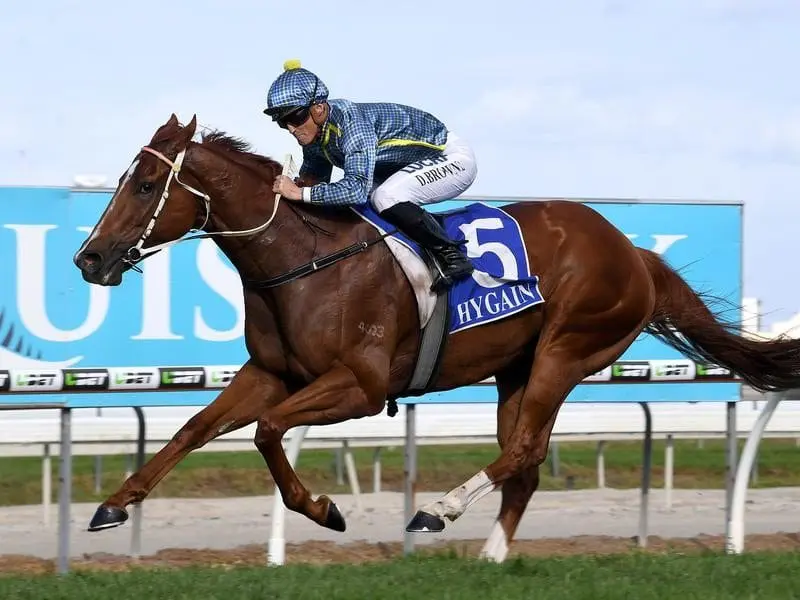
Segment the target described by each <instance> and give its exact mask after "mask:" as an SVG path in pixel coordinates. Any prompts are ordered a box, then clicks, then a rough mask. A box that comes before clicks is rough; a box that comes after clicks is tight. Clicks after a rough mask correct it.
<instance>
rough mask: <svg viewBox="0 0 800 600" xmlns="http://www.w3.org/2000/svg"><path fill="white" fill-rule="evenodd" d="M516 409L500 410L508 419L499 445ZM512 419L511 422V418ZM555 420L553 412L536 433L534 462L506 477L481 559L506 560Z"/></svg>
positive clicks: (509, 428) (534, 483)
mask: <svg viewBox="0 0 800 600" xmlns="http://www.w3.org/2000/svg"><path fill="white" fill-rule="evenodd" d="M520 397H521V394H520ZM518 408H519V400H517V409H518ZM517 409H514V411H513V414H512V411H511V410H505V411H503V412H504V415H503V417H502V420H503V421H505V422H507V425H503V426H501V427H503V428H504V429H506V431H507V434H506V437H505V439H504V440H503V441H502V442H501V446H500V447H501V448H503V447H505V445H506V444H507V443H508V439H509V438H510V436H511V433H512V432H513V427H514V424H515V423H516V418H517ZM501 410H502V409H501ZM498 416H499V415H498ZM512 418H513V421H512V420H511V419H512ZM555 422H556V415H553V416H552V418H551V419H550V422H549V423H548V424H547V425H546V426H545V430H544V431H542V432H541V433H540V434H539V435H538V436H537V439H536V443H535V445H534V448H533V456H534V461H535V464H534V465H533V466H531V467H528V468H527V469H523V470H522V471H521V472H520V473H518V474H517V475H514V476H513V477H511V478H509V479H507V480H506V481H505V482H504V483H503V487H502V491H501V494H502V496H501V501H500V512H499V513H498V515H497V520H496V521H495V523H494V526H493V527H492V531H491V533H490V534H489V537H488V538H487V540H486V543H485V544H484V545H483V548H482V549H481V553H480V557H481V558H486V559H488V560H491V561H494V562H503V561H504V560H505V559H506V556H507V554H508V549H509V546H510V545H511V541H512V540H513V539H514V534H515V533H516V531H517V527H519V523H520V521H521V520H522V515H523V514H524V513H525V509H526V508H527V507H528V503H529V502H530V499H531V497H532V496H533V494H534V493H535V492H536V489H537V488H538V487H539V468H540V467H539V463H541V462H544V459H545V457H546V455H547V445H548V442H549V440H550V433H551V432H552V431H553V425H555Z"/></svg>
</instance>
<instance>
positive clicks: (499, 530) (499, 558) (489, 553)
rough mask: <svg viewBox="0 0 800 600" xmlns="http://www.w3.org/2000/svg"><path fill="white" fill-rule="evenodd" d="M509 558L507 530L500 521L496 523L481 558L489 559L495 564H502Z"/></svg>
mask: <svg viewBox="0 0 800 600" xmlns="http://www.w3.org/2000/svg"><path fill="white" fill-rule="evenodd" d="M506 556H508V536H507V535H506V530H505V529H503V525H502V524H501V523H500V521H499V520H497V521H495V522H494V527H492V532H491V533H490V534H489V537H488V538H487V539H486V543H485V544H484V545H483V548H482V549H481V554H480V557H481V558H485V559H488V560H490V561H493V562H497V563H501V562H503V561H504V560H505V559H506Z"/></svg>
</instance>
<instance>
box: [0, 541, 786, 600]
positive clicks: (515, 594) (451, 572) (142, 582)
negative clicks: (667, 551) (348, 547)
mask: <svg viewBox="0 0 800 600" xmlns="http://www.w3.org/2000/svg"><path fill="white" fill-rule="evenodd" d="M799 571H800V552H794V553H766V552H764V553H750V554H743V555H740V556H725V555H722V554H715V553H706V554H698V555H691V556H682V555H678V554H671V555H648V554H646V553H633V554H630V555H614V556H581V557H564V558H528V557H519V558H513V559H510V560H508V561H506V562H505V563H503V564H502V565H494V564H487V563H482V562H478V561H476V560H470V559H464V558H458V557H457V556H455V555H453V554H447V553H440V554H438V555H428V556H422V555H419V556H411V557H407V558H402V559H397V560H394V561H390V562H384V563H367V564H361V565H328V566H312V565H286V566H283V567H278V568H273V569H270V568H268V567H237V568H219V567H217V568H214V567H210V568H190V569H181V570H151V569H135V570H131V571H127V572H96V571H95V572H75V573H71V574H69V575H66V576H58V575H40V576H35V577H20V576H9V577H0V598H14V599H15V600H41V599H43V598H46V599H47V600H107V599H108V598H114V600H128V599H131V600H141V599H144V598H147V599H151V598H152V599H156V598H159V599H160V598H169V599H170V600H183V599H186V600H196V599H198V598H203V599H204V600H214V599H217V598H219V599H224V600H240V599H241V600H245V599H246V600H251V599H253V598H270V599H274V600H278V599H292V600H302V599H309V600H312V599H324V600H336V599H342V600H344V599H346V600H356V599H360V598H364V599H370V600H373V599H380V598H397V599H404V598H407V599H412V600H423V599H426V598H435V599H436V600H446V599H453V600H455V599H459V600H463V599H468V598H479V599H480V600H493V599H502V600H508V599H510V598H536V599H537V600H564V599H565V598H569V599H570V600H580V599H584V598H585V599H587V600H603V599H607V598H625V599H635V600H664V599H673V598H680V599H681V600H694V599H697V600H716V599H719V600H722V599H725V600H730V599H733V598H736V599H750V598H752V599H758V600H768V599H773V598H775V599H781V600H790V599H792V598H800V586H799V585H798V583H797V573H798V572H799Z"/></svg>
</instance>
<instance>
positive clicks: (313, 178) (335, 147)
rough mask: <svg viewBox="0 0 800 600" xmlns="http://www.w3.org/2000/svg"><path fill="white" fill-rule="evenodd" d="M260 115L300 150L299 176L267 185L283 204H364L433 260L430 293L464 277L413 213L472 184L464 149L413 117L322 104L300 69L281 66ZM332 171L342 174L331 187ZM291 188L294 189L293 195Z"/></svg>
mask: <svg viewBox="0 0 800 600" xmlns="http://www.w3.org/2000/svg"><path fill="white" fill-rule="evenodd" d="M264 113H265V114H267V115H269V116H271V117H272V120H273V121H275V122H276V123H277V124H278V125H279V126H280V127H282V128H285V129H288V130H289V132H290V133H291V134H292V135H293V136H294V137H295V139H296V140H297V141H298V143H299V144H300V145H301V146H302V148H303V164H302V165H301V167H300V171H299V176H298V178H297V180H296V181H292V180H291V179H289V178H288V177H286V176H285V175H281V176H280V177H278V178H277V179H276V180H275V184H274V186H273V190H274V191H275V192H276V193H280V194H281V195H282V196H283V197H284V198H287V199H289V200H295V201H300V202H309V203H311V204H317V205H328V206H346V205H359V204H364V203H365V202H367V201H369V202H370V203H371V204H372V206H373V207H374V208H375V210H376V211H377V212H378V214H380V216H381V217H383V218H384V219H386V220H387V221H389V222H390V223H391V224H392V225H394V226H395V227H397V228H398V229H399V230H400V231H402V232H403V233H404V234H406V235H407V236H408V237H410V238H411V239H413V240H414V241H415V242H417V243H419V244H420V245H421V246H423V247H425V248H427V249H428V250H430V251H431V252H432V253H433V254H434V256H436V258H437V262H438V263H439V268H440V278H439V280H438V281H437V282H435V283H434V285H433V288H434V289H440V288H442V289H444V288H447V287H449V286H451V285H453V283H454V282H455V281H457V280H460V279H463V278H465V277H468V276H469V275H470V273H472V271H473V265H472V263H471V262H470V260H469V259H468V258H467V256H466V255H465V254H464V253H462V252H461V251H460V250H459V248H458V243H457V242H455V241H453V240H451V239H450V238H449V237H448V236H447V234H446V232H445V231H444V229H443V228H442V227H441V225H439V222H438V221H437V220H436V219H434V217H433V215H431V214H430V213H429V212H427V211H426V210H424V209H423V208H422V207H421V205H424V204H430V203H433V202H440V201H442V200H446V199H452V198H454V197H455V196H458V195H459V194H461V193H462V192H464V190H466V189H467V188H468V187H469V186H470V185H471V184H472V182H473V181H474V180H475V175H476V172H477V167H476V163H475V156H474V155H473V153H472V149H471V148H470V147H469V145H467V143H466V142H464V141H463V140H462V139H460V138H459V137H458V136H457V135H456V134H454V133H453V132H452V131H448V130H447V128H446V127H445V126H444V124H443V123H442V122H441V121H439V120H438V119H436V118H435V117H433V116H432V115H430V114H428V113H426V112H423V111H421V110H419V109H416V108H413V107H410V106H404V105H402V104H394V103H387V102H382V103H356V102H351V101H350V100H344V99H331V100H328V88H327V87H326V86H325V84H324V83H323V82H322V81H321V80H320V79H319V78H318V77H317V76H316V75H314V74H313V73H311V72H310V71H308V70H307V69H304V68H302V67H301V66H300V61H296V60H290V61H286V63H284V72H283V73H281V74H280V76H278V78H277V79H276V80H275V81H274V82H273V83H272V85H271V86H270V88H269V92H268V95H267V108H266V109H265V110H264ZM334 166H336V167H338V168H340V169H342V170H343V176H342V178H341V179H340V180H339V181H336V182H331V181H330V177H331V172H332V169H333V167H334ZM298 185H299V186H300V187H298Z"/></svg>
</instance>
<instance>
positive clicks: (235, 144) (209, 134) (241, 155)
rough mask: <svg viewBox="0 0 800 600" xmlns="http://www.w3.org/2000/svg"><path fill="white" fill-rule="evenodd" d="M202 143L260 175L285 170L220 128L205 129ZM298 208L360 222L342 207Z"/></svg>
mask: <svg viewBox="0 0 800 600" xmlns="http://www.w3.org/2000/svg"><path fill="white" fill-rule="evenodd" d="M201 143H202V145H203V146H204V147H206V148H209V149H212V150H220V151H222V152H224V154H225V155H226V156H227V157H229V158H230V159H231V160H233V161H235V162H236V163H238V164H239V165H241V166H243V167H245V168H249V169H252V170H253V171H255V172H257V173H258V174H259V175H261V176H262V177H263V176H268V177H269V179H270V180H272V179H274V178H275V177H277V176H278V175H279V174H280V172H281V171H282V170H283V165H281V164H280V163H279V162H278V161H277V160H275V159H273V158H270V157H269V156H264V155H262V154H258V153H257V152H253V150H252V147H251V145H250V144H249V143H248V142H246V141H245V140H243V139H242V138H240V137H236V136H232V135H229V134H228V133H226V132H224V131H220V130H217V129H215V130H209V131H204V132H203V133H202V135H201ZM296 208H302V210H303V211H305V212H308V213H310V214H313V215H315V216H316V217H318V218H321V219H323V220H329V221H338V222H346V223H358V222H359V219H358V217H356V216H355V214H354V213H353V212H352V211H350V210H346V209H343V208H340V207H324V208H323V207H321V206H314V205H310V204H305V203H302V204H298V205H297V207H296Z"/></svg>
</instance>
